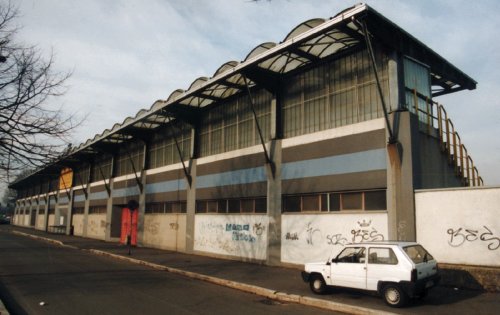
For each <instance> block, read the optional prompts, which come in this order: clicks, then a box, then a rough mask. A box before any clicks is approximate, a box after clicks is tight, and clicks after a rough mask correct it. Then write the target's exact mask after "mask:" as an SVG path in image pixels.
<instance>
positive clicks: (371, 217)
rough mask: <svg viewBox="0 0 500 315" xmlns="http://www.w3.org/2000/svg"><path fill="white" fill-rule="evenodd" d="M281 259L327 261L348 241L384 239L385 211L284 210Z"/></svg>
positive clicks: (284, 260) (385, 235)
mask: <svg viewBox="0 0 500 315" xmlns="http://www.w3.org/2000/svg"><path fill="white" fill-rule="evenodd" d="M281 222H282V223H281V261H282V262H285V263H292V264H304V263H308V262H315V261H326V260H327V259H328V258H330V257H333V256H334V255H336V254H338V253H339V252H340V250H341V249H342V248H343V246H344V245H345V244H347V243H359V242H362V241H376V240H384V239H387V235H388V234H387V231H388V230H387V213H386V212H373V213H370V212H363V213H342V212H339V213H333V214H332V213H328V214H283V216H282V218H281Z"/></svg>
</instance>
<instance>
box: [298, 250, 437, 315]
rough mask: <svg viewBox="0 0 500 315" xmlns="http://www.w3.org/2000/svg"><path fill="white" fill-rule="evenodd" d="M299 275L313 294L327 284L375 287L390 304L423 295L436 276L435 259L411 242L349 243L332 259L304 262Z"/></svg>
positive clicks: (371, 289) (359, 287) (348, 286)
mask: <svg viewBox="0 0 500 315" xmlns="http://www.w3.org/2000/svg"><path fill="white" fill-rule="evenodd" d="M302 278H303V280H304V281H305V282H308V283H309V285H310V288H311V290H312V291H313V292H314V293H316V294H323V293H325V292H326V290H327V288H328V287H329V286H336V287H346V288H355V289H361V290H368V291H376V292H377V293H378V294H379V295H381V296H382V297H383V298H384V299H385V302H386V303H387V304H388V305H389V306H392V307H402V306H404V305H405V304H406V303H407V302H408V301H409V299H410V298H423V297H425V296H426V295H427V291H428V290H429V289H430V288H432V287H434V286H436V285H437V284H438V282H439V280H440V276H439V273H438V268H437V262H436V260H435V259H434V258H433V257H432V256H431V254H429V252H427V251H426V250H425V249H424V248H423V247H422V246H421V245H420V244H418V243H415V242H398V241H383V242H368V243H358V244H349V245H346V246H345V248H344V249H343V250H342V251H341V252H340V253H339V254H338V255H337V256H336V257H335V258H333V259H328V261H326V262H319V263H307V264H305V266H304V271H302Z"/></svg>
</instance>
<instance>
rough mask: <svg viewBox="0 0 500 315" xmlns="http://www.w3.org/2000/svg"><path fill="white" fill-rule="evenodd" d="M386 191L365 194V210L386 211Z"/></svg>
mask: <svg viewBox="0 0 500 315" xmlns="http://www.w3.org/2000/svg"><path fill="white" fill-rule="evenodd" d="M386 201H387V200H386V192H385V190H379V191H367V192H365V210H386V209H387V202H386Z"/></svg>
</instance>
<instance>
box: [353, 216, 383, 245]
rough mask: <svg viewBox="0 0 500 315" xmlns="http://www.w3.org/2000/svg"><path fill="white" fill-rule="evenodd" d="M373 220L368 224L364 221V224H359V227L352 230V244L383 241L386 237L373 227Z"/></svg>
mask: <svg viewBox="0 0 500 315" xmlns="http://www.w3.org/2000/svg"><path fill="white" fill-rule="evenodd" d="M371 224H372V220H370V221H369V222H366V221H365V220H363V221H362V222H359V221H358V222H357V225H358V226H357V227H355V228H354V229H352V230H351V234H352V242H353V243H361V242H376V241H383V240H384V235H382V234H381V233H379V232H378V231H377V229H376V228H374V227H373V226H371Z"/></svg>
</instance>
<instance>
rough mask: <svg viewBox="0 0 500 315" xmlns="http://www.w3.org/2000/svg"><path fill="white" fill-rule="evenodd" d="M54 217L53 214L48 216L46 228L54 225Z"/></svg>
mask: <svg viewBox="0 0 500 315" xmlns="http://www.w3.org/2000/svg"><path fill="white" fill-rule="evenodd" d="M55 219H56V216H55V215H54V214H49V222H48V226H51V225H55Z"/></svg>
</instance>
